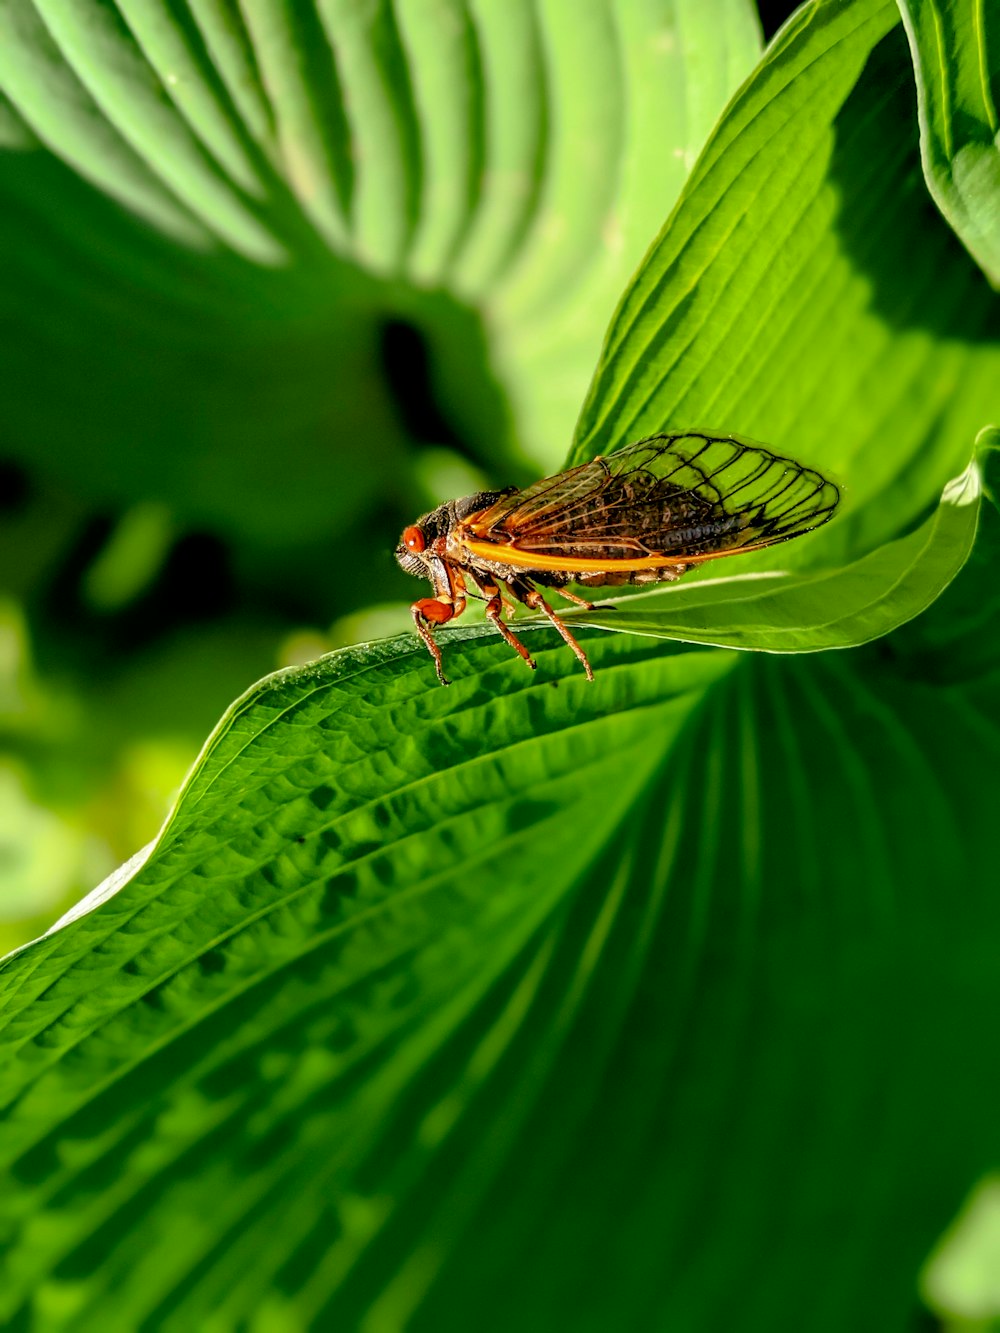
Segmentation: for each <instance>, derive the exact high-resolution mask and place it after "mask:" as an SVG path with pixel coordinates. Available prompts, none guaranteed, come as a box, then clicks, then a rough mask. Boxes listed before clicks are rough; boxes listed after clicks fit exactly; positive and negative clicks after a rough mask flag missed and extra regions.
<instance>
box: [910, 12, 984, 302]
mask: <svg viewBox="0 0 1000 1333" xmlns="http://www.w3.org/2000/svg"><path fill="white" fill-rule="evenodd" d="M898 3H899V8H900V12H901V13H902V15H903V23H904V25H905V27H906V35H907V38H908V39H909V43H910V53H911V55H912V57H913V69H914V73H915V75H916V80H917V105H918V108H919V112H920V152H921V157H922V159H923V164H924V175H925V177H926V179H927V187H928V189H929V190H930V192H931V194H932V196H933V197H934V201H935V203H936V204H937V206H938V208H940V210H941V212H942V213H943V214H944V216H945V217H946V218H947V219H948V222H949V224H950V225H951V226H952V227H954V229H955V231H956V233H957V234H958V236H959V237H960V238H961V240H962V243H963V245H965V246H966V247H967V249H968V251H969V253H970V254H971V255H972V256H973V257H974V258H975V260H976V262H977V263H978V264H979V265H980V266H981V267H982V269H983V272H984V273H985V274H986V275H987V277H988V278H989V280H990V282H991V283H992V284H993V286H994V287H997V286H1000V113H998V110H997V102H998V94H1000V14H998V13H997V9H996V6H995V5H991V4H987V3H983V0H944V2H943V3H942V2H941V0H898Z"/></svg>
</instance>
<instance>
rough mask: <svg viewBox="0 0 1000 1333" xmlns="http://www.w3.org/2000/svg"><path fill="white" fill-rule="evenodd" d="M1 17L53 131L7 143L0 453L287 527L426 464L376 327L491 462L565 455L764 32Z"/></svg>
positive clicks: (29, 105) (207, 10) (0, 242)
mask: <svg viewBox="0 0 1000 1333" xmlns="http://www.w3.org/2000/svg"><path fill="white" fill-rule="evenodd" d="M0 22H2V24H3V34H4V40H3V42H2V43H0V94H2V95H5V97H6V98H7V99H9V103H10V105H11V107H12V108H13V109H14V111H15V112H16V115H17V116H18V117H19V118H20V120H21V121H23V123H24V125H25V126H27V127H28V129H29V130H30V131H33V133H34V134H35V135H37V140H36V139H31V138H30V137H29V140H28V144H29V145H30V146H27V147H26V146H24V145H22V148H21V151H10V152H7V153H3V152H0V249H2V251H3V253H4V254H5V256H6V257H7V264H6V267H5V279H4V282H3V284H2V286H0V319H2V320H4V321H10V322H12V323H14V322H16V323H17V325H18V326H19V329H20V336H19V338H18V339H17V340H16V341H15V340H12V341H11V342H10V344H9V346H7V347H6V348H5V354H6V358H7V367H6V376H5V378H6V380H7V382H8V383H17V384H18V386H19V391H18V393H17V394H15V395H10V394H5V395H4V398H3V402H2V405H0V428H2V429H3V431H4V435H5V439H6V447H7V449H8V450H13V451H15V452H16V453H17V455H19V456H20V457H22V458H24V459H26V460H30V462H31V463H32V464H33V465H36V466H37V465H39V464H43V465H44V466H45V467H46V468H47V469H49V470H50V471H55V472H57V473H58V474H60V475H62V476H65V477H66V478H68V479H69V480H70V481H71V482H72V484H73V485H74V486H75V487H76V488H78V489H79V490H80V491H82V492H83V493H85V494H89V495H91V496H93V497H94V498H95V499H96V500H97V501H99V502H101V503H105V504H107V503H109V502H120V501H122V500H123V499H124V500H130V499H132V498H135V497H136V496H139V497H141V498H143V499H148V498H149V497H150V496H153V497H158V498H160V499H163V500H165V501H166V502H167V503H168V504H170V505H171V507H172V508H174V510H175V511H176V512H177V513H179V514H180V515H182V516H183V517H184V519H186V520H187V521H190V522H197V523H202V524H204V523H209V524H211V525H212V526H214V527H217V528H221V529H222V530H224V531H226V532H227V533H228V534H229V535H230V536H231V538H232V539H233V540H236V541H243V542H247V541H250V542H256V543H260V542H266V543H267V544H268V546H269V547H271V548H272V549H273V547H274V546H275V545H276V544H277V545H286V546H287V545H295V544H303V543H306V542H315V541H316V540H318V539H319V538H321V537H322V536H324V535H328V536H329V535H330V534H338V533H341V532H342V531H343V529H344V527H345V525H346V524H348V523H349V522H352V521H354V520H355V519H356V516H357V514H358V512H359V508H360V509H362V510H363V509H364V508H365V507H367V508H368V509H369V510H376V509H377V507H378V506H379V505H380V504H383V503H384V500H385V492H386V482H387V479H388V480H389V485H390V492H392V491H393V490H395V489H396V488H397V487H398V495H395V496H392V498H395V499H396V500H397V502H398V503H400V504H402V503H403V501H404V497H405V495H406V493H407V490H408V489H412V479H410V477H409V474H408V469H407V466H406V458H405V455H404V450H403V446H404V442H405V438H404V436H403V433H402V432H401V429H400V423H399V420H398V416H397V414H396V410H395V408H394V405H393V403H392V401H391V398H390V396H389V393H388V387H387V385H386V382H385V377H384V373H383V368H382V361H381V354H380V344H379V340H380V336H381V332H380V331H381V329H382V326H383V325H384V324H385V322H386V320H387V319H393V318H394V319H402V320H405V321H409V322H411V323H413V324H414V325H416V326H417V327H418V328H419V329H421V330H422V332H423V334H424V335H425V337H426V339H427V340H428V341H429V343H430V345H431V354H432V367H433V369H434V370H435V372H436V373H437V374H439V377H440V380H441V393H442V397H443V400H444V401H445V402H446V403H447V405H448V413H449V415H450V418H451V423H452V426H453V427H454V428H455V429H456V430H458V432H459V433H460V434H461V435H463V436H464V437H465V438H466V439H468V440H469V441H470V442H471V443H472V445H473V447H475V448H476V449H477V450H478V451H479V452H480V453H481V455H482V456H483V457H489V458H490V459H491V461H492V462H493V463H494V464H496V463H497V462H498V460H499V459H501V458H503V457H504V455H505V454H506V455H507V456H508V457H509V456H510V455H511V454H512V451H513V449H514V447H515V441H516V447H517V450H518V451H519V452H520V451H523V450H527V451H529V452H530V453H532V454H534V456H535V457H536V458H541V459H544V460H545V461H546V462H547V463H551V464H555V463H557V462H558V460H559V459H560V458H561V457H562V455H563V453H564V452H565V448H566V441H567V439H568V437H569V433H570V430H571V426H572V421H573V417H574V416H575V413H576V411H577V407H578V404H579V400H580V397H581V395H582V393H583V390H584V388H585V386H586V382H587V379H588V377H589V375H590V373H591V370H592V367H593V362H594V358H595V356H596V354H597V350H598V348H599V345H600V339H601V335H602V333H603V330H604V327H605V325H606V322H607V319H608V316H609V314H610V312H611V309H612V308H613V305H614V302H615V300H616V299H617V296H618V294H619V292H620V290H621V287H622V285H623V283H624V281H625V279H626V278H627V276H628V274H629V273H630V272H631V270H632V268H633V267H634V266H635V264H636V262H637V261H638V259H639V258H640V256H641V254H642V251H643V249H644V247H645V246H646V244H647V243H648V239H649V236H650V235H651V234H652V233H653V231H655V229H656V227H658V226H659V224H660V222H661V220H662V218H663V216H664V213H665V212H666V210H667V209H669V207H670V206H671V204H672V203H673V201H674V200H675V198H676V196H677V192H678V190H679V189H680V186H681V184H682V183H683V180H684V177H685V175H686V173H687V170H688V168H689V166H690V164H691V162H693V160H694V158H695V156H696V154H697V151H698V149H699V147H700V146H701V144H702V143H703V141H704V139H705V137H706V135H707V134H708V132H709V130H710V128H711V126H712V123H713V122H714V119H715V117H716V116H717V115H718V113H719V111H720V110H721V108H722V106H723V105H724V103H725V100H726V97H727V96H728V95H729V93H730V92H731V91H732V90H733V88H734V87H735V86H736V85H737V84H738V82H739V81H740V79H741V78H742V77H744V76H745V75H746V74H747V73H749V71H750V69H751V67H752V64H753V61H754V59H755V58H756V55H757V52H758V50H759V36H758V33H757V27H756V20H755V18H754V17H753V9H752V5H751V4H750V3H749V0H725V3H724V4H723V5H722V7H721V9H719V8H718V7H717V9H716V11H714V12H713V14H712V15H708V14H706V13H705V12H704V9H703V7H702V6H701V5H700V4H699V3H698V2H697V0H640V3H636V4H630V5H628V6H625V7H622V6H618V5H617V4H611V3H608V2H607V0H586V2H585V3H583V4H579V5H574V6H572V7H570V8H566V7H565V6H562V5H553V4H548V3H543V2H542V0H510V3H505V4H503V5H497V4H494V3H491V2H489V0H487V3H473V2H471V0H470V3H465V2H464V0H399V2H398V3H394V4H390V3H388V0H382V2H381V3H374V4H366V5H358V4H356V3H354V2H353V0H347V2H346V3H345V2H339V0H329V2H325V3H321V4H318V5H316V6H313V5H312V4H309V3H305V2H304V3H296V4H293V5H287V6H286V5H279V4H271V3H262V4H254V5H251V6H247V7H246V8H245V9H244V10H242V11H239V10H237V9H234V8H232V7H225V6H224V7H219V6H217V5H215V4H212V3H203V2H202V0H196V2H195V3H192V4H191V6H190V7H187V6H182V7H181V8H180V9H178V8H176V7H172V6H165V5H163V4H161V3H158V0H130V2H129V3H128V4H123V5H122V6H120V7H118V8H116V7H115V6H113V5H110V4H105V3H98V2H95V3H81V2H80V0H39V3H37V4H35V3H34V2H33V0H3V3H2V5H0ZM719 24H722V25H723V27H724V28H725V30H726V33H727V37H726V41H725V42H719V41H718V40H717V30H718V25H719ZM40 144H45V145H46V146H47V150H46V149H43V148H41V146H40ZM63 164H64V165H63ZM85 181H86V182H91V183H92V184H84V182H85ZM109 200H113V201H115V202H114V203H113V204H112V203H110V202H109ZM119 205H122V206H124V209H125V210H127V211H124V212H123V211H122V208H121V207H119ZM136 219H139V220H136ZM147 224H149V225H147ZM150 227H152V228H154V229H155V230H152V231H151V230H150ZM553 294H558V296H559V300H558V301H553V300H552V296H553ZM360 441H363V442H364V447H363V448H359V442H360ZM276 459H280V460H281V463H280V466H276V465H275V460H276ZM508 466H510V464H508ZM410 503H412V501H410ZM358 542H359V543H360V544H361V547H362V548H363V545H364V543H366V542H368V543H370V542H371V535H370V534H369V533H364V532H362V534H361V535H360V536H359V538H358ZM300 576H301V574H300Z"/></svg>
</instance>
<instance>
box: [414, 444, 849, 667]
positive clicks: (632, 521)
mask: <svg viewBox="0 0 1000 1333" xmlns="http://www.w3.org/2000/svg"><path fill="white" fill-rule="evenodd" d="M839 499H840V492H839V491H838V490H837V487H836V486H835V485H834V484H833V482H831V481H827V480H826V478H825V477H823V476H821V475H820V474H819V473H818V472H816V471H814V470H813V469H812V468H807V467H803V466H802V464H800V463H796V462H793V460H792V459H790V458H781V457H779V456H778V455H777V454H773V453H771V452H770V450H768V449H764V448H762V447H761V446H760V445H758V444H752V443H750V442H749V441H747V440H741V439H739V438H738V437H737V436H733V435H727V436H714V435H706V434H704V433H703V432H700V431H685V432H682V433H677V434H670V435H654V436H651V437H650V438H649V439H646V440H639V441H638V442H637V443H635V444H629V445H626V446H625V447H624V448H623V449H619V450H617V451H616V452H615V453H613V454H610V455H609V456H608V457H607V458H595V459H593V461H592V462H589V463H583V464H582V465H581V466H580V467H574V468H570V469H569V470H568V471H567V472H560V473H559V474H558V475H557V476H555V477H545V478H544V479H543V480H542V481H536V482H535V484H534V485H533V486H529V487H528V488H527V489H526V490H523V491H521V490H518V489H517V488H516V487H509V488H508V489H507V490H503V491H481V492H480V493H479V494H478V495H469V496H466V498H465V499H462V500H449V501H448V503H447V504H443V505H440V506H439V507H438V508H437V509H434V510H432V511H431V513H429V514H424V515H423V517H422V518H420V519H419V520H418V521H417V522H416V523H414V524H412V525H411V526H410V527H408V528H406V529H405V530H404V532H403V536H402V539H401V541H400V544H399V546H397V548H396V559H397V560H398V561H399V563H400V565H401V566H402V567H403V569H405V570H406V571H407V573H408V574H417V575H420V576H423V577H425V578H428V579H430V582H431V585H432V587H433V590H434V595H433V597H422V598H420V600H419V601H416V602H414V603H413V606H412V607H411V608H410V609H411V612H412V614H413V622H414V624H415V625H416V627H417V632H418V634H419V635H420V637H421V638H422V639H423V641H424V643H425V644H426V645H427V649H428V651H429V652H430V654H431V656H432V657H433V659H434V664H435V666H436V668H437V674H438V679H439V680H440V681H441V683H442V685H447V684H448V681H447V679H446V678H445V674H444V670H443V668H442V665H441V649H440V647H439V646H438V644H437V643H436V642H435V639H434V635H433V632H432V629H431V627H432V626H433V625H444V624H446V623H447V622H448V621H449V620H453V619H454V618H455V617H456V616H460V615H461V614H462V612H463V611H464V610H465V605H466V596H467V595H471V596H473V597H478V598H481V599H482V600H483V601H485V603H486V616H487V618H488V619H489V620H491V621H492V622H493V624H494V625H495V626H496V627H497V629H498V630H499V632H500V633H501V634H502V635H503V637H504V638H505V639H506V640H507V642H508V643H509V644H510V646H511V647H512V648H513V649H514V650H515V651H516V652H518V653H520V655H521V656H522V657H523V658H524V660H525V661H526V662H527V664H528V666H530V667H532V668H533V667H534V666H535V663H534V662H533V660H532V658H531V655H530V653H529V652H528V650H527V648H526V647H525V646H524V644H523V643H522V642H521V640H520V639H519V638H518V637H517V635H516V634H514V633H513V632H512V631H511V629H510V626H509V625H507V624H506V622H505V621H504V619H503V610H504V605H505V604H506V605H507V606H509V607H510V608H511V609H512V610H513V609H515V604H516V602H521V603H523V604H524V605H525V606H527V607H529V608H530V609H531V610H533V611H540V612H541V613H542V614H543V615H546V616H548V618H549V620H550V621H551V622H552V624H553V625H554V626H555V628H556V629H557V630H558V631H559V633H560V634H561V635H562V637H563V638H564V639H565V640H566V643H567V644H568V645H569V646H570V648H572V650H573V652H574V653H576V655H577V657H578V658H579V659H580V661H581V662H582V663H583V668H584V670H585V671H586V673H587V677H588V679H590V680H593V678H594V675H593V672H592V671H591V668H590V663H589V662H588V661H587V655H586V653H585V652H584V651H583V649H582V648H581V647H580V645H579V643H577V641H576V639H575V638H574V637H573V635H572V634H571V633H570V631H569V629H568V628H567V627H566V625H564V624H563V622H562V621H561V620H560V619H559V617H558V616H557V615H556V613H555V612H554V611H553V609H552V607H551V606H549V604H548V602H547V601H546V600H545V598H544V597H543V596H542V594H541V593H540V592H539V590H538V588H537V587H536V586H535V585H536V584H541V585H542V587H547V588H554V589H556V590H557V591H558V592H559V594H560V596H562V597H565V598H566V599H567V600H569V601H572V602H577V603H579V605H581V606H585V607H587V608H588V609H593V603H592V602H587V601H584V599H583V598H582V597H577V596H576V595H575V594H574V593H571V592H567V591H566V590H565V589H566V585H567V584H568V583H576V584H579V585H581V586H582V587H585V588H608V587H620V586H621V585H622V584H625V583H664V582H672V581H673V580H674V579H678V578H680V576H681V575H682V574H684V573H686V572H687V571H688V570H689V569H691V568H693V567H694V566H695V565H699V564H701V563H702V562H703V561H705V560H716V559H718V558H719V557H720V556H725V555H739V554H740V553H741V552H744V551H757V550H760V548H761V547H763V546H772V545H774V544H775V543H776V542H783V541H787V540H788V539H789V538H790V537H798V536H800V535H801V534H802V533H804V532H809V531H810V529H812V528H816V527H819V525H820V524H821V523H825V522H826V521H827V519H828V518H830V517H831V515H832V514H833V511H834V510H835V509H836V507H837V503H838V501H839Z"/></svg>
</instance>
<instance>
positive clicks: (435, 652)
mask: <svg viewBox="0 0 1000 1333" xmlns="http://www.w3.org/2000/svg"><path fill="white" fill-rule="evenodd" d="M464 610H465V599H464V598H462V600H461V601H460V602H458V603H455V602H445V601H441V600H440V599H439V598H437V597H421V599H420V600H419V602H414V603H413V605H412V606H411V607H410V615H411V616H412V617H413V623H414V625H415V626H416V629H417V633H418V634H419V635H420V637H421V638H422V639H423V641H424V644H425V645H426V648H427V651H428V652H429V653H430V655H431V657H433V659H434V669H435V671H436V672H437V678H438V680H439V681H440V682H441V684H442V685H450V684H451V681H450V680H449V679H448V677H447V676H446V675H445V674H444V666H443V665H442V662H441V649H440V647H439V645H438V643H437V641H436V640H435V638H434V635H433V634H432V633H431V625H446V624H447V623H448V621H449V620H453V619H454V618H455V616H460V615H461V614H462V612H463V611H464Z"/></svg>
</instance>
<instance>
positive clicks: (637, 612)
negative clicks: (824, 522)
mask: <svg viewBox="0 0 1000 1333" xmlns="http://www.w3.org/2000/svg"><path fill="white" fill-rule="evenodd" d="M989 452H990V455H991V457H992V458H993V459H995V457H996V454H997V450H996V449H995V448H994V449H991V450H990V451H989ZM979 499H980V476H979V468H978V466H977V464H976V462H975V461H973V462H972V463H970V464H969V466H968V467H967V468H966V470H965V472H963V473H962V475H961V476H960V477H956V478H955V480H954V481H952V482H949V484H948V485H947V486H946V487H945V490H944V494H943V495H942V497H941V503H940V504H939V505H938V507H937V509H936V511H935V512H934V514H933V515H932V516H931V517H930V518H928V519H927V520H926V522H924V523H923V524H922V525H921V526H920V527H919V528H917V529H916V531H914V532H911V533H909V534H908V535H907V536H905V537H900V538H899V539H898V540H897V541H894V542H889V543H887V544H886V545H885V546H882V547H879V548H878V549H877V550H875V551H872V552H870V554H868V555H866V556H864V557H863V558H862V559H860V560H856V561H855V562H854V563H853V564H849V565H843V566H841V567H840V568H837V569H833V570H820V571H816V572H811V573H807V574H790V573H783V572H779V571H777V570H775V571H768V572H761V573H759V574H736V575H733V576H732V577H730V578H716V579H703V580H701V581H700V582H695V583H692V584H689V585H687V586H685V585H684V584H681V585H680V586H677V587H674V586H667V587H662V588H657V589H655V590H654V591H652V592H646V593H639V594H637V595H636V596H633V597H628V598H625V599H624V600H622V601H619V602H617V603H616V604H615V605H614V608H613V609H609V610H605V609H603V608H601V607H597V608H595V609H594V610H593V611H582V612H570V613H569V614H568V615H566V616H565V617H564V619H567V620H574V621H577V622H578V623H580V624H585V625H600V626H602V627H603V628H604V629H615V630H621V631H626V632H630V633H635V634H651V635H653V636H654V637H656V638H666V639H682V640H684V641H686V642H689V643H709V644H717V645H719V646H720V647H723V648H755V649H761V650H764V651H766V652H771V653H811V652H819V651H820V650H821V649H824V648H853V647H856V646H858V645H859V644H862V643H869V642H871V640H872V639H878V638H881V637H882V635H883V634H888V633H889V632H890V631H892V630H894V629H896V628H897V627H898V626H900V625H902V624H904V623H905V622H906V621H908V620H912V619H913V618H914V616H918V615H919V614H920V613H921V611H924V610H925V609H926V608H927V607H928V606H930V605H931V603H932V602H933V601H935V600H936V599H937V598H938V597H939V596H940V595H941V593H943V592H944V590H945V588H947V587H948V585H949V584H950V583H951V581H952V580H953V579H954V578H955V576H956V575H957V574H958V572H959V570H960V569H961V568H962V566H963V565H964V564H965V562H966V560H967V559H968V557H969V552H970V551H971V550H972V544H973V541H974V539H975V536H976V525H977V520H978V516H979V508H980V504H979Z"/></svg>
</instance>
